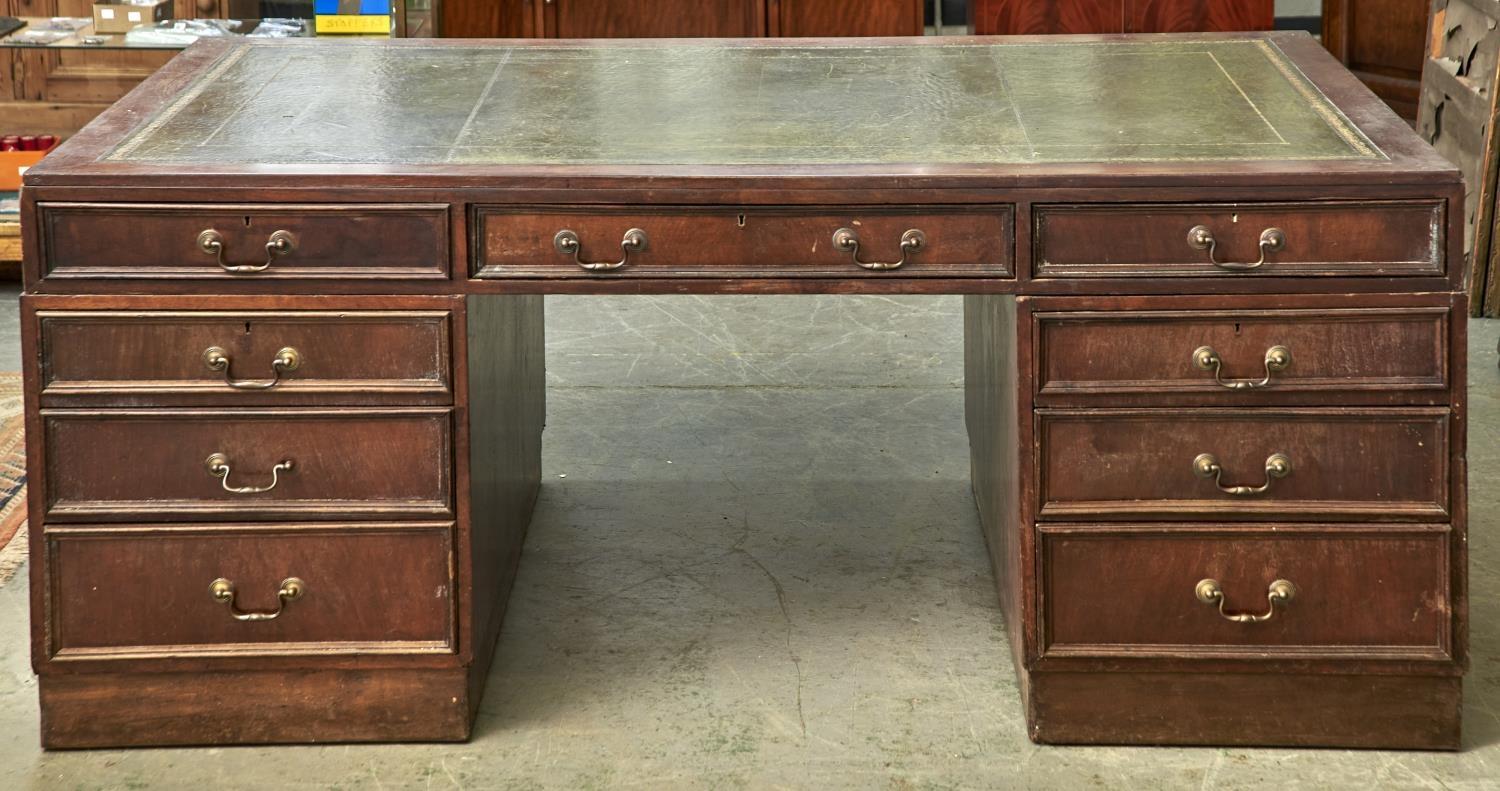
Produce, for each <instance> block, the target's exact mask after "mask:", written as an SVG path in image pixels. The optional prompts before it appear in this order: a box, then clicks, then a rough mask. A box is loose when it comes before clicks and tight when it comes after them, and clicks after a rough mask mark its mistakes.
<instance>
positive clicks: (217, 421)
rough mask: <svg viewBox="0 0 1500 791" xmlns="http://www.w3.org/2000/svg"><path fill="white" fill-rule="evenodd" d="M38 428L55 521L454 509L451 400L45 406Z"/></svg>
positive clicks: (443, 512)
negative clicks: (422, 404) (234, 406)
mask: <svg viewBox="0 0 1500 791" xmlns="http://www.w3.org/2000/svg"><path fill="white" fill-rule="evenodd" d="M42 426H43V429H44V431H45V432H46V433H45V436H46V446H45V448H44V452H45V454H46V456H45V459H44V465H43V470H44V471H45V474H46V476H47V477H46V481H45V482H44V491H45V492H46V500H45V503H46V508H47V511H46V513H47V517H48V519H49V520H58V521H62V520H73V521H77V520H82V519H96V520H116V519H119V520H131V521H147V520H149V521H171V520H183V519H258V518H303V519H310V518H329V519H349V518H374V519H379V518H384V517H391V516H413V517H423V516H429V517H430V516H444V517H450V516H452V514H453V503H452V495H451V490H450V486H451V483H450V477H451V473H450V469H451V466H452V459H453V454H452V450H451V447H450V442H451V440H450V434H451V410H448V409H439V408H410V409H390V410H359V409H343V410H336V409H277V410H270V409H264V410H263V409H254V410H252V409H242V410H234V411H227V410H223V411H221V410H208V409H193V410H181V411H176V412H167V411H161V410H157V411H140V412H129V411H101V412H85V411H47V410H44V411H43V412H42ZM213 454H222V455H223V456H224V457H225V459H226V461H227V464H228V466H229V475H228V477H227V478H225V477H221V476H217V475H215V474H213V473H211V472H210V471H209V467H208V463H207V460H208V458H209V457H210V456H211V455H213ZM286 461H290V462H292V467H291V469H290V470H285V471H280V472H277V473H276V474H275V475H274V477H273V470H274V468H276V467H277V466H278V465H281V464H282V463H283V462H286ZM273 480H274V481H275V485H274V488H271V489H270V490H269V491H263V492H245V493H234V492H230V491H226V490H225V488H224V487H225V485H226V484H227V485H229V486H232V487H257V488H263V487H267V486H270V485H271V484H272V481H273Z"/></svg>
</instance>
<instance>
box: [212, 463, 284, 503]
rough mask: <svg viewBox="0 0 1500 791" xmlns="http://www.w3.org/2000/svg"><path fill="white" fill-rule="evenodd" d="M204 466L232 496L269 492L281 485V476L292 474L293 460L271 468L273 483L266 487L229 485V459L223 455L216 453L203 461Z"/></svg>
mask: <svg viewBox="0 0 1500 791" xmlns="http://www.w3.org/2000/svg"><path fill="white" fill-rule="evenodd" d="M203 466H205V467H207V468H208V474H209V475H212V476H214V477H215V478H218V479H219V483H220V484H221V485H222V486H223V487H224V491H226V492H229V493H230V494H260V493H261V492H269V491H271V490H272V489H275V488H276V484H278V483H281V474H282V473H283V472H291V470H292V460H291V459H283V460H282V461H281V463H280V464H277V465H276V466H274V467H272V468H271V482H270V483H269V484H267V485H266V486H230V485H229V457H228V456H225V455H224V454H222V453H215V454H213V455H211V456H209V457H208V458H207V459H205V460H204V461H203Z"/></svg>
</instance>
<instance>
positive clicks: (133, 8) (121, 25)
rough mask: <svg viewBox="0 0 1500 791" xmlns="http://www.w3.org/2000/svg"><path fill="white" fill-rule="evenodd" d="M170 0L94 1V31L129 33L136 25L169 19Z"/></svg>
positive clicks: (170, 12) (170, 13)
mask: <svg viewBox="0 0 1500 791" xmlns="http://www.w3.org/2000/svg"><path fill="white" fill-rule="evenodd" d="M171 16H172V0H134V2H131V0H116V1H115V2H97V3H94V32H95V33H129V32H130V29H131V28H133V27H135V26H136V25H149V24H151V23H153V22H160V21H162V20H163V19H170V18H171Z"/></svg>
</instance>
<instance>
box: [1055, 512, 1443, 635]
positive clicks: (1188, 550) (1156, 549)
mask: <svg viewBox="0 0 1500 791" xmlns="http://www.w3.org/2000/svg"><path fill="white" fill-rule="evenodd" d="M1448 541H1449V531H1448V528H1447V526H1436V527H1421V528H1396V529H1391V528H1388V527H1353V526H1351V527H1331V526H1302V525H1267V526H1265V527H1255V528H1237V527H1230V526H1224V525H1201V526H1198V525H1194V526H1184V527H1182V528H1165V527H1161V526H1156V525H1131V526H1120V527H1099V526H1095V525H1057V526H1045V527H1043V528H1042V549H1041V558H1042V567H1043V572H1042V573H1043V585H1044V594H1043V597H1044V600H1045V602H1046V608H1045V612H1044V615H1043V618H1044V623H1045V635H1046V637H1045V640H1046V642H1045V648H1044V652H1045V654H1046V655H1048V656H1055V655H1069V656H1149V655H1181V654H1184V653H1188V652H1191V653H1192V654H1193V655H1195V656H1236V657H1246V658H1252V659H1253V658H1263V659H1288V658H1293V659H1307V658H1311V657H1316V656H1323V657H1332V658H1348V657H1350V656H1354V655H1357V654H1358V655H1365V656H1371V657H1376V658H1392V657H1397V658H1428V659H1435V660H1439V661H1444V662H1446V661H1448V660H1450V658H1451V657H1450V655H1449V644H1450V641H1449V628H1450V626H1451V624H1452V618H1453V613H1452V610H1451V608H1450V607H1449V600H1448V569H1449V559H1448V551H1447V549H1448ZM1204 579H1214V580H1217V581H1218V582H1219V583H1220V587H1221V589H1222V590H1223V596H1224V606H1225V609H1226V610H1227V611H1228V612H1229V613H1230V614H1251V615H1256V616H1261V615H1265V614H1267V613H1269V614H1270V615H1271V617H1270V618H1269V619H1267V620H1265V621H1263V622H1260V623H1236V622H1232V621H1230V620H1228V619H1226V618H1224V617H1222V616H1221V615H1220V613H1219V611H1218V608H1217V606H1216V605H1214V604H1205V603H1203V602H1201V601H1199V600H1198V599H1197V598H1195V596H1194V589H1195V586H1197V584H1198V583H1199V581H1201V580H1204ZM1280 579H1285V580H1289V581H1290V582H1292V584H1293V585H1295V586H1296V588H1295V590H1296V592H1295V594H1294V595H1293V596H1292V598H1291V599H1290V600H1288V601H1286V602H1285V603H1284V604H1278V605H1276V606H1275V607H1272V606H1271V605H1270V604H1269V603H1268V601H1267V590H1268V586H1269V585H1270V584H1271V583H1272V582H1274V581H1276V580H1280Z"/></svg>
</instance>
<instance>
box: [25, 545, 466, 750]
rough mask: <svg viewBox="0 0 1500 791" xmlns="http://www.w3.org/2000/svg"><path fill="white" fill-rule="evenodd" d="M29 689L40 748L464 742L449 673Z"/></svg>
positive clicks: (57, 684) (267, 675)
mask: <svg viewBox="0 0 1500 791" xmlns="http://www.w3.org/2000/svg"><path fill="white" fill-rule="evenodd" d="M38 543H40V542H38ZM37 686H38V688H39V691H40V697H41V702H42V724H41V731H42V746H43V747H47V748H49V749H62V750H67V749H91V748H99V747H146V746H161V745H208V744H231V743H247V742H251V743H260V744H326V743H328V742H403V741H431V742H445V741H446V742H457V741H463V740H465V739H467V738H469V728H470V724H469V723H470V720H469V700H468V686H467V679H466V678H465V674H464V673H463V672H462V671H460V670H454V669H446V670H428V669H401V670H385V671H381V672H370V671H360V670H304V671H302V672H298V673H287V672H284V671H271V672H256V671H240V672H232V673H226V672H222V671H220V672H192V673H142V674H129V675H126V674H118V673H90V674H74V675H48V676H43V677H42V678H41V679H40V680H39V683H38V685H37ZM272 701H274V702H275V705H268V704H269V703H270V702H272Z"/></svg>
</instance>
